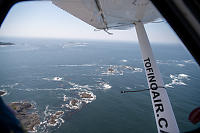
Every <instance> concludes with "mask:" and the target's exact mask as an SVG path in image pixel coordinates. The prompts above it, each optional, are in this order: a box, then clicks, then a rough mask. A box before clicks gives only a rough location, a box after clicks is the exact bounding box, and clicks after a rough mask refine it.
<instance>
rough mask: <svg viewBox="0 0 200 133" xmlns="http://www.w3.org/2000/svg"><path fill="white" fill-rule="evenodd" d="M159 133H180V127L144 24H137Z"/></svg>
mask: <svg viewBox="0 0 200 133" xmlns="http://www.w3.org/2000/svg"><path fill="white" fill-rule="evenodd" d="M135 27H136V32H137V36H138V41H139V44H140V49H141V52H142V58H143V62H144V68H145V72H146V78H147V82H148V86H149V89H150V95H151V101H152V105H153V111H154V116H155V120H156V125H157V129H158V133H168V132H169V133H178V132H179V129H178V125H177V123H176V118H175V116H174V112H173V110H172V107H171V103H170V101H169V98H168V95H167V91H166V90H165V88H160V87H159V86H162V87H164V83H163V80H162V77H161V75H160V71H159V69H158V67H157V65H156V61H155V59H154V57H153V53H152V49H151V46H150V43H149V39H148V37H147V34H146V31H145V29H144V25H143V23H142V22H136V23H135Z"/></svg>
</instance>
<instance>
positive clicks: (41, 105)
mask: <svg viewBox="0 0 200 133" xmlns="http://www.w3.org/2000/svg"><path fill="white" fill-rule="evenodd" d="M0 42H12V43H15V44H16V45H12V46H0V61H1V63H0V64H1V65H0V66H1V67H0V68H1V69H0V75H1V76H0V90H4V91H6V92H7V95H5V96H3V99H4V101H5V102H6V103H11V102H17V101H28V102H31V103H33V104H34V105H35V108H36V110H37V112H38V114H39V116H40V124H39V125H38V126H37V127H35V132H38V133H40V132H48V133H64V132H66V133H133V132H135V133H143V132H146V133H147V132H157V128H156V124H155V119H154V114H153V109H152V104H151V99H150V95H149V91H144V92H137V93H125V94H121V93H120V92H121V91H123V90H140V89H146V88H147V83H146V77H145V73H144V68H143V63H142V58H141V54H140V49H139V45H138V44H137V43H134V42H111V41H89V40H59V39H57V40H56V39H54V40H53V39H22V38H21V39H14V38H1V39H0ZM152 48H153V51H154V55H155V58H156V60H157V63H158V66H159V68H160V71H161V74H162V77H163V80H164V83H165V87H166V90H167V92H168V95H169V98H170V101H171V104H172V106H173V110H174V113H175V117H176V120H177V123H178V126H179V129H180V131H181V132H185V131H189V130H192V129H196V128H197V127H200V124H197V125H193V124H191V123H190V122H189V120H188V116H189V113H190V112H191V111H192V110H193V109H194V108H196V107H199V106H200V69H199V66H198V65H197V63H196V62H195V61H194V59H193V57H192V56H191V55H190V54H189V52H188V51H187V50H186V49H185V48H184V47H183V45H182V44H152ZM84 92H86V93H87V94H90V95H91V96H92V98H81V97H80V94H81V93H84ZM73 99H75V100H76V101H78V102H77V106H72V105H71V104H70V101H71V100H73ZM57 111H63V112H64V114H62V115H61V116H59V117H58V118H57V119H56V123H55V124H49V123H48V119H49V117H50V116H51V115H52V114H55V113H56V112H57Z"/></svg>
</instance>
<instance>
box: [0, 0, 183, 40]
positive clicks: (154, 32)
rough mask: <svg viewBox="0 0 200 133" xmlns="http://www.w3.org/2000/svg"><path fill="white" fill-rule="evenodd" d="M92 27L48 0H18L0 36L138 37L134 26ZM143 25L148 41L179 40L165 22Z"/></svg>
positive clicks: (112, 38) (95, 38)
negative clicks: (126, 27) (113, 28)
mask: <svg viewBox="0 0 200 133" xmlns="http://www.w3.org/2000/svg"><path fill="white" fill-rule="evenodd" d="M94 29H95V28H94V27H92V26H90V25H88V24H86V23H85V22H83V21H81V20H79V19H78V18H76V17H74V16H72V15H70V14H69V13H67V12H66V11H64V10H62V9H60V8H59V7H57V6H55V5H54V4H52V3H51V2H50V1H40V2H38V1H34V2H30V1H29V2H20V3H18V4H16V5H14V6H13V7H12V9H11V10H10V11H9V13H8V15H7V17H6V18H5V20H4V22H3V24H2V26H1V28H0V37H28V38H64V39H90V40H111V41H112V40H113V41H134V42H136V41H138V40H137V35H136V31H135V28H132V29H130V30H123V31H121V30H110V32H111V33H113V35H108V34H107V33H106V32H104V31H94ZM145 29H146V31H147V34H148V36H149V40H150V42H154V43H166V44H177V43H180V42H181V41H180V40H179V38H178V37H177V35H176V34H175V33H174V31H173V30H172V29H171V27H170V26H169V25H168V24H167V22H162V23H148V24H146V25H145Z"/></svg>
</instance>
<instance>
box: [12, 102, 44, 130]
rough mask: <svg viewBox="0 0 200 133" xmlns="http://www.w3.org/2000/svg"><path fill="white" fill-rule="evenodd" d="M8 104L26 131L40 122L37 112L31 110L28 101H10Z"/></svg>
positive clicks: (32, 107)
mask: <svg viewBox="0 0 200 133" xmlns="http://www.w3.org/2000/svg"><path fill="white" fill-rule="evenodd" d="M9 106H10V107H11V108H12V109H13V110H14V111H15V115H16V117H17V118H18V119H19V120H20V121H21V123H22V125H23V126H24V128H25V129H26V130H27V131H34V130H35V129H34V127H35V126H36V125H38V124H40V120H39V116H38V114H37V113H36V112H34V111H33V110H34V105H33V104H31V103H29V102H12V103H10V104H9Z"/></svg>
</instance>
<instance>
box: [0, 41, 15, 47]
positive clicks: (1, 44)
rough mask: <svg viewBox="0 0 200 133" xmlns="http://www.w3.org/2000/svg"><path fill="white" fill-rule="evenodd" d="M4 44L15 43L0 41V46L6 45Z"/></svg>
mask: <svg viewBox="0 0 200 133" xmlns="http://www.w3.org/2000/svg"><path fill="white" fill-rule="evenodd" d="M6 45H15V44H14V43H11V42H0V46H6Z"/></svg>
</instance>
